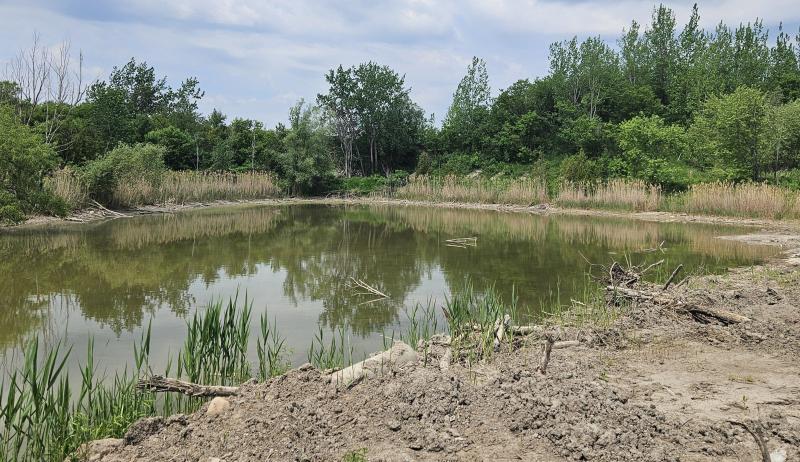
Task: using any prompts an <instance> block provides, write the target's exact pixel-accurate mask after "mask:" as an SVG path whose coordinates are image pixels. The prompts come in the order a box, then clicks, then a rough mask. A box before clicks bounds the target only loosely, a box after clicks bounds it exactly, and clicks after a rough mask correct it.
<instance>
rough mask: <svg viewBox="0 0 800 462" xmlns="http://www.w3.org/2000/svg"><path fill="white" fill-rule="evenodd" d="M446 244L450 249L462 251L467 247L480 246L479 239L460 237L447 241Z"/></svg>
mask: <svg viewBox="0 0 800 462" xmlns="http://www.w3.org/2000/svg"><path fill="white" fill-rule="evenodd" d="M444 242H445V243H446V244H445V245H446V246H448V247H459V248H462V249H466V248H467V247H477V246H478V238H477V237H458V238H455V239H446V240H445V241H444Z"/></svg>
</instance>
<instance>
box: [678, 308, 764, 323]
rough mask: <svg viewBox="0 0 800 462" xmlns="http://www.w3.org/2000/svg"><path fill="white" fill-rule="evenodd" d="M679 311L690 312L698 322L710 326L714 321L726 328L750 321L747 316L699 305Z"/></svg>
mask: <svg viewBox="0 0 800 462" xmlns="http://www.w3.org/2000/svg"><path fill="white" fill-rule="evenodd" d="M679 309H680V310H682V311H686V312H688V313H689V314H691V315H692V317H693V318H694V319H695V320H696V321H698V322H702V323H703V324H708V323H710V322H711V321H712V320H714V319H716V320H717V321H719V322H721V323H722V324H724V325H726V326H727V325H729V324H738V323H740V322H747V321H749V320H750V318H748V317H747V316H742V315H741V314H736V313H732V312H730V311H725V310H718V309H716V308H708V307H703V306H697V305H685V306H682V307H680V308H679Z"/></svg>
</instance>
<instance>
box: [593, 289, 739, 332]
mask: <svg viewBox="0 0 800 462" xmlns="http://www.w3.org/2000/svg"><path fill="white" fill-rule="evenodd" d="M606 290H607V291H608V292H610V293H611V295H612V296H613V297H620V296H621V297H623V298H628V299H630V300H637V301H640V300H644V301H651V302H654V303H658V304H659V305H671V306H674V307H675V309H676V310H677V311H681V312H685V313H689V314H691V315H692V317H693V318H694V319H695V321H698V322H702V323H704V324H708V323H710V322H713V321H715V320H716V321H718V322H720V323H722V324H724V325H726V326H727V325H729V324H738V323H742V322H747V321H750V318H748V317H747V316H742V315H740V314H736V313H733V312H731V311H726V310H720V309H717V308H709V307H704V306H700V305H695V304H690V303H685V302H682V301H680V300H678V299H676V298H673V297H668V296H665V295H661V294H654V293H650V292H645V291H642V290H637V289H630V288H627V287H616V286H608V287H606Z"/></svg>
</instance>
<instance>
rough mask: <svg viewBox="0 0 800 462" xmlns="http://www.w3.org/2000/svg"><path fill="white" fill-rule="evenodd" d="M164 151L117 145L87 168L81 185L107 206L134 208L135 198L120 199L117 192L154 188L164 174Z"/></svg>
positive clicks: (136, 145)
mask: <svg viewBox="0 0 800 462" xmlns="http://www.w3.org/2000/svg"><path fill="white" fill-rule="evenodd" d="M164 153H165V149H164V148H163V147H162V146H156V145H153V144H134V145H127V144H120V145H119V146H117V147H116V148H114V149H113V150H111V151H109V152H108V153H106V154H105V155H104V156H102V157H100V158H98V159H96V160H93V161H91V162H89V163H88V164H86V167H85V169H84V172H83V181H84V183H85V184H86V186H87V188H88V190H89V195H90V196H91V197H92V198H94V199H95V200H97V201H99V202H102V203H105V204H110V205H137V204H136V202H137V200H136V199H134V198H124V199H123V198H122V197H120V196H119V195H117V194H116V192H117V190H118V188H120V187H122V186H128V185H131V184H136V185H138V186H139V189H141V186H149V187H151V188H155V187H157V186H158V184H159V183H160V182H161V179H162V176H163V174H164V172H165V171H166V167H165V165H164Z"/></svg>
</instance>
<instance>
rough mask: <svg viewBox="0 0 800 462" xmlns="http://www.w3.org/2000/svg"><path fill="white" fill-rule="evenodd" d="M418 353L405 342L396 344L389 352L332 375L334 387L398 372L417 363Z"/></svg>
mask: <svg viewBox="0 0 800 462" xmlns="http://www.w3.org/2000/svg"><path fill="white" fill-rule="evenodd" d="M417 359H418V356H417V352H416V351H415V350H414V349H413V348H411V347H410V346H409V345H408V344H406V343H404V342H399V341H397V342H394V345H392V347H391V348H389V349H388V350H386V351H384V352H381V353H379V354H376V355H374V356H372V357H370V358H367V359H365V360H364V361H361V362H360V363H356V364H353V365H352V366H350V367H345V368H344V369H342V370H340V371H337V372H334V373H333V374H331V375H330V377H331V384H332V385H333V386H334V387H337V388H338V387H341V386H345V387H347V386H349V385H350V384H352V383H353V382H355V381H358V380H361V379H371V378H373V377H379V376H381V375H384V374H386V373H389V372H392V371H394V370H396V369H397V368H398V367H401V366H404V365H407V364H411V363H416V362H417Z"/></svg>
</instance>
